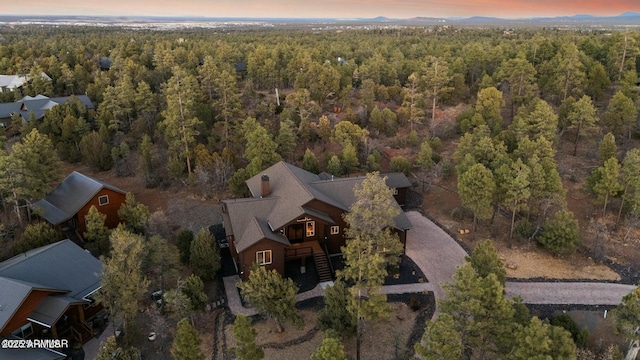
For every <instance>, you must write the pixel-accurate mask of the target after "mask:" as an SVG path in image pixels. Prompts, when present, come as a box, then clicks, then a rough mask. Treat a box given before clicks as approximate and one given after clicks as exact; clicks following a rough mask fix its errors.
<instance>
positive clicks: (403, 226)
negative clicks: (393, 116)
mask: <svg viewBox="0 0 640 360" xmlns="http://www.w3.org/2000/svg"><path fill="white" fill-rule="evenodd" d="M263 175H267V176H268V177H269V188H270V194H269V196H268V197H265V198H261V197H260V195H261V191H262V176H263ZM382 176H386V177H387V180H386V182H387V186H390V187H395V188H403V187H409V186H411V183H410V182H409V180H408V179H407V178H406V176H404V174H402V173H392V174H382ZM365 178H366V177H365V176H360V177H352V178H344V179H342V178H336V177H328V176H326V175H323V176H322V177H321V176H319V175H316V174H313V173H311V172H308V171H306V170H304V169H301V168H299V167H297V166H294V165H291V164H288V163H286V162H284V161H280V162H278V163H276V164H274V165H272V166H271V167H269V168H267V169H266V170H264V171H263V172H261V173H260V174H258V175H256V176H254V177H252V178H250V179H248V180H247V181H246V183H247V186H248V187H249V190H250V191H251V194H252V196H253V197H252V198H245V199H236V200H224V201H223V203H224V204H225V205H226V209H227V215H226V216H225V220H226V221H227V222H228V223H229V224H230V225H231V226H230V229H229V228H227V229H226V231H227V235H233V236H234V241H235V244H236V250H237V251H238V252H242V251H243V250H245V249H246V248H248V247H249V246H251V245H254V244H256V243H257V242H259V241H260V240H262V239H270V240H273V241H276V242H280V243H283V244H285V245H290V243H289V241H288V240H287V239H286V237H285V236H284V235H282V234H280V233H277V232H276V230H278V229H280V228H282V227H283V226H285V225H286V224H288V223H290V222H291V221H294V220H296V219H299V218H300V217H302V216H304V215H309V216H313V217H315V218H318V219H321V220H323V221H325V222H327V223H335V222H336V221H337V220H338V219H332V218H331V216H329V215H327V214H325V213H323V212H320V211H318V210H316V209H313V208H312V207H311V206H308V203H309V202H311V201H312V200H317V201H321V202H323V203H325V204H328V205H331V206H333V207H335V208H338V209H341V210H342V211H345V212H346V211H349V209H350V207H351V205H352V204H353V203H354V202H355V194H354V193H353V189H354V187H355V185H357V184H360V183H362V181H363V180H364V179H365ZM399 208H400V207H399V206H398V209H399ZM394 221H395V227H396V228H397V229H400V230H407V229H410V228H411V223H410V222H409V220H408V218H407V217H406V215H405V214H404V212H402V211H401V212H400V215H398V216H397V217H396V218H395V219H394Z"/></svg>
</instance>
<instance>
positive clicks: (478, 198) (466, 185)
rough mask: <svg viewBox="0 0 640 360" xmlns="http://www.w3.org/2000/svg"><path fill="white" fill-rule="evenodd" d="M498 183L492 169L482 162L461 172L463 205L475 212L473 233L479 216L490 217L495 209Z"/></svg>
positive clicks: (460, 184) (460, 191)
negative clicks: (494, 201)
mask: <svg viewBox="0 0 640 360" xmlns="http://www.w3.org/2000/svg"><path fill="white" fill-rule="evenodd" d="M495 191H496V184H495V182H494V180H493V174H492V173H491V170H489V169H487V168H486V167H484V165H482V164H475V165H473V166H471V167H470V168H469V169H468V170H467V171H465V172H464V173H462V174H460V178H459V179H458V194H459V195H460V200H462V205H463V206H464V207H466V208H468V209H469V210H471V211H472V212H473V233H474V236H475V231H476V223H477V220H476V219H478V218H480V219H488V218H490V217H491V213H492V210H493V199H494V195H495Z"/></svg>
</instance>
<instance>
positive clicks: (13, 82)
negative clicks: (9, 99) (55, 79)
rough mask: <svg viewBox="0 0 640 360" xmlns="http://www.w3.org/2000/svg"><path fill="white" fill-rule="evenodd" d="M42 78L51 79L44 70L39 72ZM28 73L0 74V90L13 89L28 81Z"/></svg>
mask: <svg viewBox="0 0 640 360" xmlns="http://www.w3.org/2000/svg"><path fill="white" fill-rule="evenodd" d="M40 77H41V78H42V79H44V80H47V81H51V77H49V75H47V74H45V73H44V72H41V73H40ZM29 80H30V79H29V75H0V92H7V91H15V90H16V89H19V88H21V87H22V86H24V84H26V83H27V82H29Z"/></svg>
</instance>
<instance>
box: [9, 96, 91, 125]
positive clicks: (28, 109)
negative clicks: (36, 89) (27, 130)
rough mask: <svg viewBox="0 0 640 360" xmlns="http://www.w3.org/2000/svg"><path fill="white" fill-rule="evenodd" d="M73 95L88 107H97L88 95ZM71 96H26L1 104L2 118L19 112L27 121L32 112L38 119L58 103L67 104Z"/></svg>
mask: <svg viewBox="0 0 640 360" xmlns="http://www.w3.org/2000/svg"><path fill="white" fill-rule="evenodd" d="M73 97H75V98H76V99H78V100H80V101H81V102H82V104H83V105H84V106H86V107H87V109H94V108H95V107H94V105H93V103H92V102H91V100H90V99H89V97H88V96H87V95H73ZM71 98H72V97H71V96H62V97H53V98H49V97H47V96H44V95H36V96H25V97H23V98H22V99H20V100H18V101H16V102H13V103H3V104H0V119H2V118H10V117H11V115H12V114H14V113H18V114H20V115H21V116H22V118H23V119H24V120H25V121H27V120H29V118H30V117H31V113H32V112H33V114H34V116H35V118H36V119H42V118H43V117H44V113H45V111H46V110H49V109H51V108H53V107H55V106H57V105H62V104H65V103H67V101H69V100H70V99H71Z"/></svg>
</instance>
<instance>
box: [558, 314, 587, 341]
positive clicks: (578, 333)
mask: <svg viewBox="0 0 640 360" xmlns="http://www.w3.org/2000/svg"><path fill="white" fill-rule="evenodd" d="M549 323H550V324H551V325H553V326H559V327H561V328H563V329H565V330H567V331H568V332H570V333H571V337H572V338H573V342H575V343H576V346H578V347H580V348H584V347H585V346H586V345H587V339H588V338H589V331H588V330H587V329H579V328H578V324H576V322H575V321H573V319H572V318H571V316H569V314H561V315H558V316H556V317H552V318H551V319H550V321H549Z"/></svg>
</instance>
